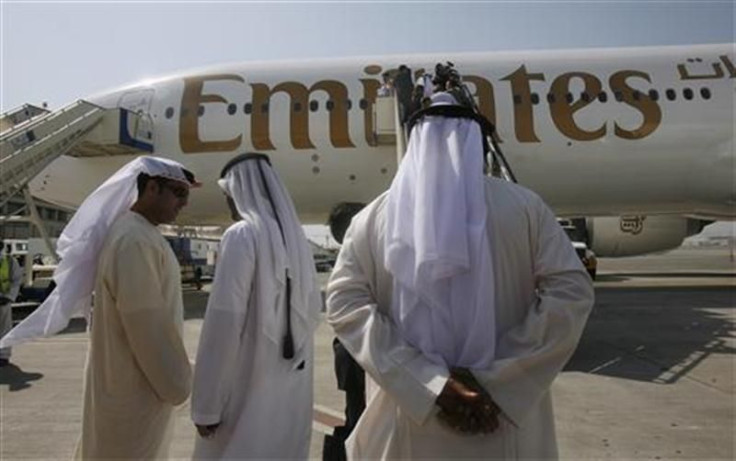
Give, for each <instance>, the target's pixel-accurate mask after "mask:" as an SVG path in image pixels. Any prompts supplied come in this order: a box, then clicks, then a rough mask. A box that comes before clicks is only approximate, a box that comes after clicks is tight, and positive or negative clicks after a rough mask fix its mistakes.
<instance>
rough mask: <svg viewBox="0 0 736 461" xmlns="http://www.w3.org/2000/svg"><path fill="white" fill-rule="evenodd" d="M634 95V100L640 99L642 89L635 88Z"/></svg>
mask: <svg viewBox="0 0 736 461" xmlns="http://www.w3.org/2000/svg"><path fill="white" fill-rule="evenodd" d="M633 96H634V101H639V100H640V99H641V91H639V90H634V93H633Z"/></svg>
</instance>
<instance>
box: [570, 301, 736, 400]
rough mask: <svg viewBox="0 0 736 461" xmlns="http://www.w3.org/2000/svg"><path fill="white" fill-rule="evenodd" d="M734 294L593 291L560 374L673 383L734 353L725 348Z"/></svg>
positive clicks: (734, 303) (731, 332) (730, 333)
mask: <svg viewBox="0 0 736 461" xmlns="http://www.w3.org/2000/svg"><path fill="white" fill-rule="evenodd" d="M734 293H735V292H734V289H733V287H732V286H717V287H700V286H698V287H598V288H596V303H595V307H594V308H593V312H592V313H591V315H590V318H589V319H588V324H587V325H586V328H585V331H584V332H583V337H582V339H581V341H580V344H579V345H578V348H577V350H576V351H575V354H574V355H573V357H572V358H571V359H570V361H569V363H568V364H567V366H566V367H565V370H566V371H581V372H585V373H591V374H599V375H605V376H611V377H619V378H626V379H633V380H637V381H647V382H653V383H660V384H672V383H675V382H677V381H678V380H679V379H680V378H682V377H683V376H685V375H687V374H688V373H689V372H690V371H691V370H693V369H694V368H695V367H696V366H697V365H698V364H699V363H701V362H702V361H703V360H704V359H705V358H707V357H708V356H710V355H711V354H735V353H736V348H734V347H731V346H729V345H727V343H726V339H727V338H729V337H731V336H732V335H733V329H734V324H733V321H732V320H731V319H732V318H733V314H732V312H731V311H732V310H734V309H736V295H735V294H734ZM724 310H725V311H726V312H724ZM712 384H713V385H716V386H717V385H718V383H716V382H715V380H713V383H712Z"/></svg>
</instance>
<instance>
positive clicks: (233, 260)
mask: <svg viewBox="0 0 736 461" xmlns="http://www.w3.org/2000/svg"><path fill="white" fill-rule="evenodd" d="M263 232H265V230H264V231H263ZM273 237H274V238H279V236H278V235H276V236H273ZM256 245H270V243H269V237H268V236H266V235H259V234H258V231H257V230H256V227H255V226H254V225H253V224H252V223H251V222H250V221H249V220H248V218H247V217H246V218H244V220H243V221H239V222H237V223H235V224H233V225H232V226H230V228H228V230H227V231H226V232H225V234H224V235H223V238H222V242H221V244H220V252H219V254H220V257H219V259H218V262H217V272H216V274H215V280H214V283H213V285H212V291H211V293H210V298H209V303H208V305H207V313H206V314H205V318H204V324H203V326H202V334H201V337H200V341H199V349H198V351H197V362H196V365H195V371H194V384H193V390H192V420H193V421H194V423H196V424H200V425H209V424H215V423H221V424H220V426H219V427H218V429H217V432H216V433H215V435H214V437H213V438H211V439H204V438H202V437H200V436H197V438H196V442H195V448H194V455H193V458H194V459H253V458H279V459H306V458H307V457H308V456H309V443H310V439H311V431H312V374H313V373H312V369H313V355H314V351H313V338H312V335H311V333H310V334H309V335H308V336H307V337H306V339H305V340H304V347H303V348H302V349H300V350H297V351H296V355H295V357H294V358H293V359H290V360H287V359H284V358H283V357H282V356H281V354H282V349H281V342H280V341H279V344H276V343H275V342H274V341H272V340H271V339H269V338H268V337H267V336H266V335H265V333H264V330H263V326H262V322H263V320H262V319H263V318H264V316H267V315H269V312H273V310H274V309H275V306H276V305H283V304H285V303H286V298H285V296H286V290H285V289H284V288H283V286H281V287H282V288H281V289H280V290H278V292H275V293H274V292H262V291H260V290H259V289H258V287H259V286H260V285H261V284H260V283H259V280H258V277H273V274H267V273H264V272H263V271H259V270H258V267H259V261H257V260H256V257H255V255H256V254H257V252H256ZM277 321H278V331H284V332H285V331H286V320H285V318H284V316H279V318H278V319H277ZM302 364H303V365H302ZM300 365H301V366H300Z"/></svg>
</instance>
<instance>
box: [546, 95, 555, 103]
mask: <svg viewBox="0 0 736 461" xmlns="http://www.w3.org/2000/svg"><path fill="white" fill-rule="evenodd" d="M547 102H548V103H550V104H554V103H555V95H554V94H552V93H547Z"/></svg>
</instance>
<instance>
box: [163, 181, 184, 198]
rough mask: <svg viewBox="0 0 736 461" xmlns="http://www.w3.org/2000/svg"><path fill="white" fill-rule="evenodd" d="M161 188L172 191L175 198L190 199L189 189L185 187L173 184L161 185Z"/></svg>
mask: <svg viewBox="0 0 736 461" xmlns="http://www.w3.org/2000/svg"><path fill="white" fill-rule="evenodd" d="M161 187H164V188H166V189H168V190H170V191H171V193H172V194H174V197H176V198H178V199H185V198H188V197H189V188H188V187H183V186H176V185H174V184H171V183H164V184H161Z"/></svg>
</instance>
